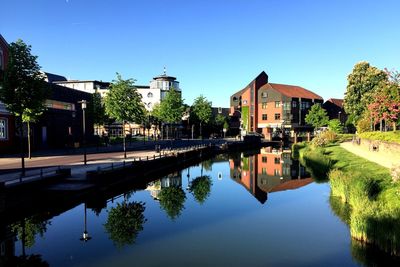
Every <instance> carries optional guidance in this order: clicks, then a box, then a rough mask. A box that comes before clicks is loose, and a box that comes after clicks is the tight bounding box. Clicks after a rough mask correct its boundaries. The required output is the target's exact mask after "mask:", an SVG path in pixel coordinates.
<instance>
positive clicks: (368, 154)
mask: <svg viewBox="0 0 400 267" xmlns="http://www.w3.org/2000/svg"><path fill="white" fill-rule="evenodd" d="M340 146H341V147H343V148H344V149H346V150H348V151H349V152H351V153H353V154H356V155H357V156H360V157H362V158H365V159H367V160H369V161H372V162H375V163H377V164H379V165H381V166H383V167H386V168H389V169H390V168H392V167H393V166H395V165H398V164H399V163H400V154H397V155H390V156H388V155H387V154H385V153H382V152H380V151H379V152H377V151H371V150H367V149H365V147H362V146H359V145H354V144H353V143H352V142H344V143H341V144H340Z"/></svg>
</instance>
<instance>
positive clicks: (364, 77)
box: [344, 62, 388, 125]
mask: <svg viewBox="0 0 400 267" xmlns="http://www.w3.org/2000/svg"><path fill="white" fill-rule="evenodd" d="M387 78H388V77H387V74H386V73H385V72H384V71H382V70H379V69H378V68H375V67H372V66H370V64H369V63H368V62H359V63H357V64H356V65H355V66H354V68H353V71H352V73H350V74H349V76H348V77H347V81H348V84H347V90H346V93H345V97H344V109H345V111H346V113H347V114H348V115H349V118H352V119H353V121H352V123H353V124H354V125H356V124H357V121H358V120H359V119H360V118H361V117H362V114H363V113H364V111H365V110H366V109H367V105H368V104H370V103H371V101H372V99H373V98H372V94H373V92H374V91H375V90H376V88H377V86H378V85H379V84H380V82H382V81H385V80H387Z"/></svg>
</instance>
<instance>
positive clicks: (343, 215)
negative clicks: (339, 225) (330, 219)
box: [329, 194, 351, 225]
mask: <svg viewBox="0 0 400 267" xmlns="http://www.w3.org/2000/svg"><path fill="white" fill-rule="evenodd" d="M329 203H330V204H331V209H332V211H333V213H334V214H335V215H336V216H338V217H339V218H340V219H341V220H342V221H343V222H344V223H346V224H347V225H349V224H350V213H351V208H350V205H349V204H347V203H344V202H343V201H342V200H341V199H340V198H338V197H335V196H332V194H331V195H330V197H329Z"/></svg>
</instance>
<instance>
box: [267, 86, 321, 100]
mask: <svg viewBox="0 0 400 267" xmlns="http://www.w3.org/2000/svg"><path fill="white" fill-rule="evenodd" d="M260 89H274V90H275V91H278V92H279V93H281V94H283V95H285V96H288V97H299V98H309V99H320V100H323V99H322V97H321V96H319V95H317V94H315V93H313V92H311V91H309V90H307V89H305V88H303V87H300V86H296V85H287V84H279V83H267V84H265V85H264V86H262V87H261V88H260Z"/></svg>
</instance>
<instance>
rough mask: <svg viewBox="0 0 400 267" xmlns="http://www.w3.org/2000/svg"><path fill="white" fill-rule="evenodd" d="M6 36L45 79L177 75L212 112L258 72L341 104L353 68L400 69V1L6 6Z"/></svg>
mask: <svg viewBox="0 0 400 267" xmlns="http://www.w3.org/2000/svg"><path fill="white" fill-rule="evenodd" d="M0 6H1V10H2V11H4V10H5V12H2V17H1V19H0V33H1V34H2V35H3V36H4V37H5V39H6V40H7V41H8V42H13V41H15V40H17V39H18V38H21V39H23V40H24V41H25V42H26V43H28V44H30V45H32V52H33V54H35V55H37V56H39V58H38V62H39V64H40V65H41V66H42V68H43V69H44V70H45V71H48V72H52V73H56V74H61V75H64V76H66V77H68V78H71V79H80V80H94V79H96V80H103V81H111V80H112V79H114V78H115V73H116V72H119V73H121V74H122V75H123V77H124V78H135V79H136V80H137V82H136V83H137V84H140V85H145V84H148V82H149V81H150V80H151V79H152V77H154V76H156V75H158V74H161V73H162V71H163V67H164V66H166V67H167V73H168V74H169V75H172V76H176V77H177V78H178V80H179V81H180V83H181V88H182V89H183V97H184V98H185V102H186V103H188V104H191V103H192V102H193V99H194V98H195V97H197V96H199V95H200V94H203V95H204V96H206V97H207V98H208V99H209V100H210V101H212V102H213V106H224V107H228V106H229V96H230V95H231V94H233V93H234V92H236V91H238V90H240V89H242V88H243V87H244V86H246V85H247V84H248V82H250V80H252V79H253V78H255V77H256V76H257V75H258V74H259V73H260V72H261V71H263V70H264V71H265V72H266V73H267V74H268V75H269V80H270V82H274V83H284V84H293V85H299V86H303V87H305V88H307V89H309V90H312V91H314V92H315V93H317V94H319V95H321V96H322V97H323V98H324V99H325V100H326V99H328V98H330V97H335V98H343V94H344V92H345V90H346V84H347V80H346V78H347V75H348V74H349V73H350V72H351V70H352V68H353V66H354V64H355V63H357V62H359V61H368V62H370V63H371V64H372V65H374V66H376V67H378V68H382V69H383V68H385V67H387V68H389V69H393V68H394V69H397V70H399V69H400V66H399V65H400V53H399V47H400V46H399V43H400V42H399V40H400V29H399V26H400V15H399V13H398V11H399V10H400V1H397V0H393V1H389V0H388V1H386V0H380V1H370V0H364V1H361V0H360V1H356V0H353V1H352V0H330V1H324V0H320V1H317V0H230V1H228V0H225V1H222V0H203V1H200V0H198V1H191V0H2V1H1V3H0Z"/></svg>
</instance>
